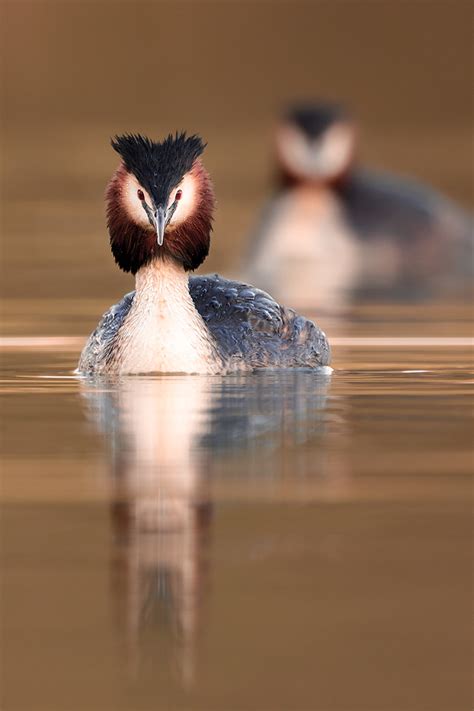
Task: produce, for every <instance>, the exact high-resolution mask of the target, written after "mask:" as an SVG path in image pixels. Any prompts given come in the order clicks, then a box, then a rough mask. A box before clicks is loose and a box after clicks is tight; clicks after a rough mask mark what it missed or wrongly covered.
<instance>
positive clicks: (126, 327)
mask: <svg viewBox="0 0 474 711" xmlns="http://www.w3.org/2000/svg"><path fill="white" fill-rule="evenodd" d="M135 287H136V291H135V298H134V300H133V303H132V306H131V308H130V311H129V313H128V314H127V316H126V318H125V321H124V323H123V325H122V327H121V329H120V331H119V334H118V340H117V356H116V358H115V359H114V366H113V369H114V370H115V371H116V372H119V373H217V372H219V371H220V370H221V369H222V364H221V360H220V358H219V355H218V352H217V347H216V344H215V342H214V340H213V338H212V336H211V334H210V332H209V330H208V328H207V327H206V325H205V323H204V321H203V320H202V318H201V316H200V314H199V313H198V311H197V310H196V307H195V306H194V303H193V300H192V298H191V295H190V293H189V285H188V276H187V274H186V272H185V271H184V269H183V268H182V267H181V266H180V265H178V264H177V263H176V262H173V261H171V260H162V259H157V260H155V261H153V262H151V263H150V264H148V265H146V266H145V267H142V268H141V269H140V270H139V271H138V272H137V275H136V278H135Z"/></svg>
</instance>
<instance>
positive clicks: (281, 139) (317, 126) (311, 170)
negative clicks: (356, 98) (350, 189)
mask: <svg viewBox="0 0 474 711" xmlns="http://www.w3.org/2000/svg"><path fill="white" fill-rule="evenodd" d="M355 140H356V130H355V125H354V122H353V120H352V119H351V117H350V116H349V114H348V113H347V112H346V111H345V110H344V109H343V108H341V107H339V106H335V105H330V104H323V103H313V104H299V105H296V106H292V107H290V108H289V109H288V110H287V111H286V112H285V113H284V115H283V116H282V118H281V119H280V122H279V124H278V126H277V131H276V149H277V158H278V161H279V164H280V167H281V169H282V170H283V172H284V174H285V175H286V176H287V177H288V178H289V179H290V180H292V181H297V182H312V183H332V182H335V181H337V180H338V179H340V178H341V177H343V176H344V174H345V173H346V172H347V171H348V170H349V168H350V166H351V163H352V159H353V156H354V147H355Z"/></svg>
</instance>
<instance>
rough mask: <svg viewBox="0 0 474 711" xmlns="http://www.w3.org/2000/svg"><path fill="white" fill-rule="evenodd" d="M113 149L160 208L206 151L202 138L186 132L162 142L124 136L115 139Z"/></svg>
mask: <svg viewBox="0 0 474 711" xmlns="http://www.w3.org/2000/svg"><path fill="white" fill-rule="evenodd" d="M111 145H112V148H113V149H114V150H115V151H117V153H118V154H119V155H120V156H121V157H122V159H123V162H124V163H125V166H126V168H127V170H129V171H130V172H131V173H133V174H134V175H135V176H136V178H137V180H138V181H139V183H140V184H141V185H143V187H144V188H145V189H146V190H147V191H148V193H149V194H150V195H151V196H152V197H153V200H154V201H155V203H156V204H157V205H158V204H163V203H165V202H166V201H167V199H168V196H169V194H170V192H171V190H172V189H173V188H174V187H175V186H176V185H178V183H179V182H180V181H181V179H182V178H183V176H184V175H185V174H186V173H187V172H188V171H189V170H191V167H192V165H193V163H194V161H195V160H196V158H198V157H199V156H200V155H201V153H202V152H203V151H204V148H205V147H206V144H205V143H203V141H202V139H201V138H200V137H199V136H196V135H193V136H187V135H186V133H184V132H182V133H176V134H175V135H174V136H173V135H172V134H171V133H170V134H169V136H168V137H167V138H165V140H164V141H161V142H155V141H152V140H150V139H149V138H147V137H146V136H141V135H140V134H124V135H122V136H115V138H113V139H112V140H111Z"/></svg>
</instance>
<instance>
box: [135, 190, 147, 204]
mask: <svg viewBox="0 0 474 711" xmlns="http://www.w3.org/2000/svg"><path fill="white" fill-rule="evenodd" d="M137 195H138V199H139V200H141V201H142V202H143V201H144V199H145V195H144V193H143V190H137Z"/></svg>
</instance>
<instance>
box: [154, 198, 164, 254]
mask: <svg viewBox="0 0 474 711" xmlns="http://www.w3.org/2000/svg"><path fill="white" fill-rule="evenodd" d="M154 217H155V229H156V241H157V242H158V245H159V246H160V247H161V246H162V244H163V240H164V238H165V227H166V210H165V209H164V208H163V207H162V206H161V205H158V207H157V208H156V211H155V215H154Z"/></svg>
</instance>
